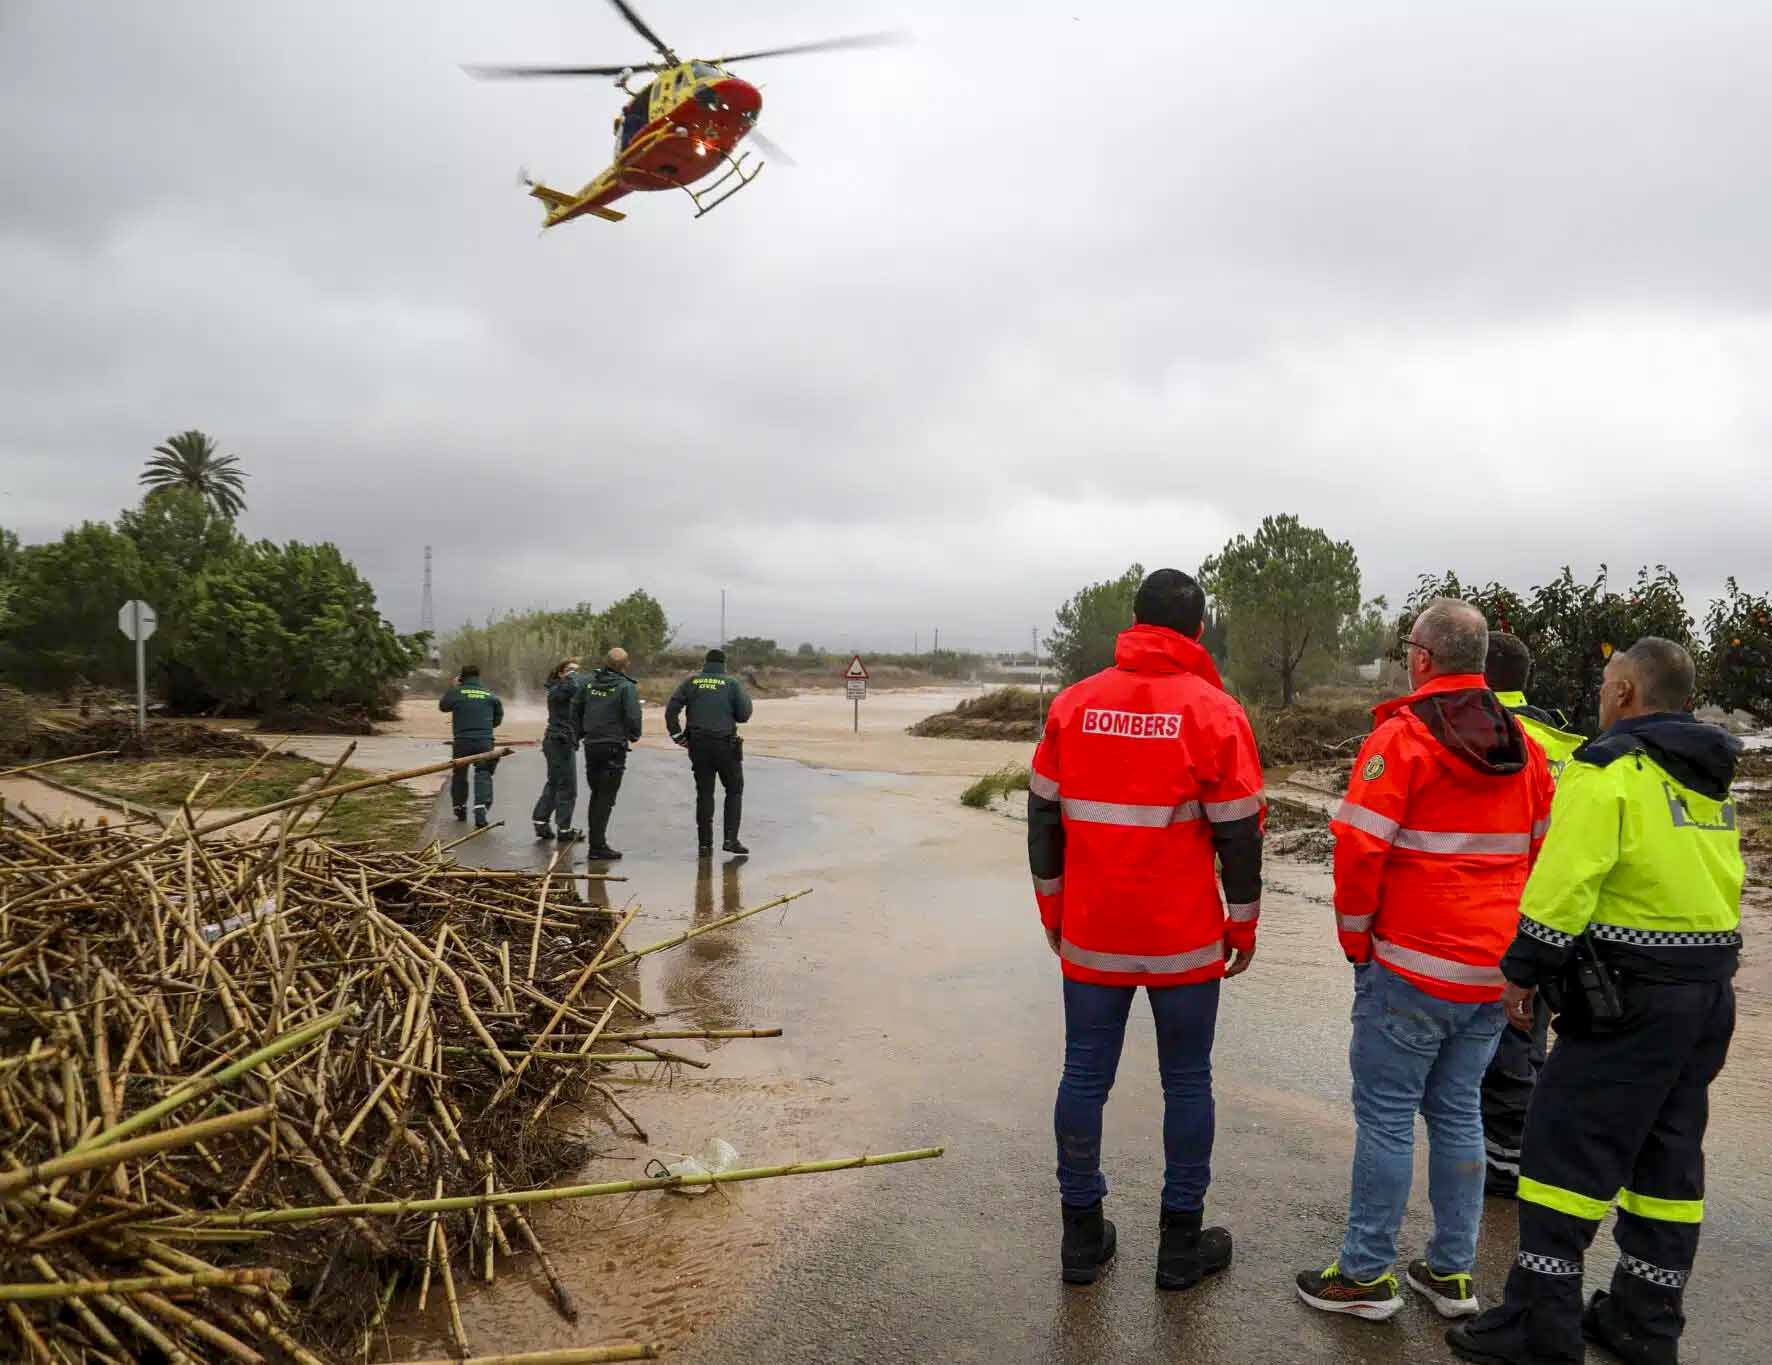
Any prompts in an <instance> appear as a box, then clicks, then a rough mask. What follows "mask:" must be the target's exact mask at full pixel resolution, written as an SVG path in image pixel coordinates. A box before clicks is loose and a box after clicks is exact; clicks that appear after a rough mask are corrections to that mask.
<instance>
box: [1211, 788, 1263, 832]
mask: <svg viewBox="0 0 1772 1365" xmlns="http://www.w3.org/2000/svg"><path fill="white" fill-rule="evenodd" d="M1266 804H1267V793H1266V792H1265V791H1258V792H1256V793H1255V795H1254V796H1239V797H1238V798H1237V799H1236V800H1235V801H1208V802H1207V803H1206V818H1207V819H1208V820H1210V821H1211V822H1212V823H1213V824H1215V825H1222V824H1225V823H1226V822H1228V821H1231V820H1247V819H1248V818H1249V817H1250V816H1251V815H1260V814H1261V808H1262V807H1263V806H1265V805H1266Z"/></svg>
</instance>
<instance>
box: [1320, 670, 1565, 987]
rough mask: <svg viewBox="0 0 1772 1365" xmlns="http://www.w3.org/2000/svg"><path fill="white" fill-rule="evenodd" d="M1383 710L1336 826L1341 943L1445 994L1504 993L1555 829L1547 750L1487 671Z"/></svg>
mask: <svg viewBox="0 0 1772 1365" xmlns="http://www.w3.org/2000/svg"><path fill="white" fill-rule="evenodd" d="M1372 714H1373V719H1374V720H1375V721H1376V722H1377V725H1376V728H1375V729H1374V730H1373V731H1372V733H1371V734H1370V735H1369V736H1367V739H1366V743H1365V744H1364V745H1363V746H1362V747H1361V749H1360V755H1359V757H1358V758H1356V759H1355V760H1354V771H1353V777H1352V779H1351V780H1350V781H1349V783H1348V789H1347V797H1346V799H1345V800H1343V801H1342V803H1341V806H1340V807H1339V808H1338V809H1337V810H1336V812H1335V818H1334V819H1333V820H1331V821H1330V825H1329V827H1330V829H1332V830H1333V831H1334V832H1335V923H1336V931H1337V933H1338V935H1339V936H1340V939H1341V947H1342V950H1343V951H1344V952H1345V953H1346V954H1347V956H1348V959H1349V960H1350V961H1353V962H1366V961H1369V960H1371V959H1373V958H1376V959H1377V960H1378V961H1379V962H1382V963H1383V964H1384V965H1385V966H1386V967H1387V968H1389V969H1390V970H1391V971H1393V972H1396V973H1397V974H1398V975H1399V976H1401V977H1403V978H1405V979H1406V980H1408V981H1409V982H1410V983H1412V984H1413V985H1415V986H1418V987H1420V988H1421V989H1422V990H1424V991H1426V992H1427V993H1428V994H1429V995H1435V996H1438V997H1439V998H1440V999H1442V1000H1458V1001H1466V1002H1474V1001H1484V1000H1497V999H1500V997H1501V988H1502V985H1503V981H1502V976H1501V970H1500V966H1499V963H1500V962H1501V957H1502V954H1503V953H1505V952H1506V951H1507V949H1508V945H1509V944H1510V943H1512V942H1513V938H1514V930H1515V928H1516V927H1517V925H1518V924H1519V918H1520V893H1521V891H1523V890H1524V889H1525V886H1526V875H1527V873H1528V872H1530V871H1531V869H1532V864H1533V862H1534V860H1536V858H1537V857H1538V849H1539V846H1540V845H1541V844H1542V843H1543V842H1544V836H1545V833H1546V832H1547V831H1548V830H1549V829H1550V805H1551V794H1552V784H1551V774H1550V765H1549V764H1548V763H1547V762H1546V761H1545V757H1544V750H1543V749H1541V748H1539V747H1538V745H1536V744H1533V743H1531V742H1529V741H1528V740H1527V739H1526V737H1525V735H1524V733H1523V732H1522V731H1521V729H1520V726H1519V722H1518V721H1516V720H1515V719H1514V717H1513V716H1511V715H1510V714H1508V712H1507V710H1506V708H1504V707H1503V706H1502V705H1501V703H1500V702H1498V701H1497V700H1496V699H1495V696H1494V694H1493V693H1492V692H1490V691H1489V689H1488V688H1487V686H1485V684H1484V682H1483V679H1482V678H1481V677H1480V676H1478V675H1476V674H1453V675H1448V676H1445V677H1439V678H1434V679H1432V680H1430V681H1429V682H1427V683H1424V684H1423V685H1422V686H1421V688H1420V689H1419V690H1418V691H1416V692H1414V693H1412V694H1411V695H1409V696H1407V697H1399V698H1397V699H1396V700H1394V701H1387V702H1385V703H1384V704H1383V705H1382V706H1379V707H1377V708H1376V709H1375V710H1374V711H1373V713H1372Z"/></svg>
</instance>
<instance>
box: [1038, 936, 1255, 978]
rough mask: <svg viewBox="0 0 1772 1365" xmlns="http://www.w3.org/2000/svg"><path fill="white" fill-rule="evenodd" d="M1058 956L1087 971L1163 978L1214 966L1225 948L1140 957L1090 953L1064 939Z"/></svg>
mask: <svg viewBox="0 0 1772 1365" xmlns="http://www.w3.org/2000/svg"><path fill="white" fill-rule="evenodd" d="M1058 953H1059V956H1060V957H1062V958H1063V959H1064V960H1065V961H1066V962H1074V963H1076V964H1077V966H1079V967H1088V968H1089V969H1090V970H1091V971H1097V972H1149V973H1151V974H1152V975H1164V976H1166V975H1170V974H1172V973H1175V972H1191V971H1193V970H1194V969H1195V968H1198V967H1209V966H1211V965H1212V964H1213V963H1214V962H1222V961H1223V960H1224V945H1223V944H1222V943H1208V944H1207V945H1206V946H1205V947H1203V948H1195V949H1192V950H1191V951H1189V952H1185V953H1170V954H1168V955H1167V956H1157V957H1151V956H1147V955H1144V954H1140V953H1098V952H1095V951H1094V950H1093V949H1089V948H1079V947H1078V946H1077V945H1076V944H1074V943H1072V942H1071V941H1070V940H1069V939H1068V938H1067V939H1063V940H1061V941H1060V943H1059V945H1058Z"/></svg>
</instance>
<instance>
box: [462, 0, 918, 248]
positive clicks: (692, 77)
mask: <svg viewBox="0 0 1772 1365" xmlns="http://www.w3.org/2000/svg"><path fill="white" fill-rule="evenodd" d="M609 2H610V4H612V5H614V6H615V9H616V11H617V12H618V13H619V14H620V15H621V17H622V18H623V19H625V20H627V22H628V24H629V26H630V27H632V28H633V30H634V31H635V32H636V33H638V34H639V35H640V37H641V38H643V39H645V40H646V42H648V43H650V44H651V45H652V49H653V51H654V52H656V53H657V54H658V60H656V61H650V62H634V63H632V64H630V65H627V66H468V67H464V68H463V70H465V71H466V72H467V73H468V74H469V75H471V76H475V77H478V78H479V79H482V80H510V79H525V78H535V77H556V76H612V77H614V78H615V84H616V86H617V88H619V89H620V90H621V91H622V93H623V94H625V95H627V96H628V97H629V98H628V103H627V106H626V107H625V108H624V109H623V110H622V112H621V113H619V114H617V115H616V117H615V128H614V132H615V160H614V162H613V163H612V164H611V165H610V166H609V167H608V168H607V169H606V170H604V171H602V172H601V173H600V174H599V175H598V176H597V177H596V179H594V180H592V181H591V182H590V183H589V184H588V185H586V186H584V187H583V188H582V189H580V190H578V191H577V192H576V193H570V192H568V191H565V190H557V189H554V188H552V187H551V186H548V185H544V184H542V183H541V182H540V181H538V180H532V179H530V177H529V175H528V174H527V172H525V173H524V175H523V177H522V183H523V184H524V185H526V186H528V188H529V194H530V196H531V197H532V198H535V199H539V200H540V201H541V202H542V205H543V207H544V210H545V213H544V216H543V220H542V227H543V229H544V230H545V229H547V228H551V227H558V226H559V225H560V224H561V223H565V222H570V221H571V220H572V219H574V218H581V217H585V216H587V215H588V216H590V217H593V218H601V219H603V220H604V221H605V222H610V223H619V222H621V221H622V219H624V218H625V217H626V216H627V215H626V214H624V213H622V212H620V211H619V210H617V209H612V208H610V207H609V205H610V204H612V203H614V202H615V201H616V200H617V199H620V198H622V197H623V196H625V195H628V194H632V193H635V192H636V191H641V192H644V191H652V190H677V189H680V190H682V191H684V192H685V193H686V194H688V196H689V198H690V199H691V200H692V201H693V202H694V204H695V216H696V217H697V218H700V217H702V216H703V215H705V214H708V213H711V212H712V211H713V210H714V209H716V208H718V207H719V206H720V205H721V204H724V203H725V202H726V201H727V200H728V199H730V198H732V196H733V195H735V194H737V193H738V192H739V191H740V190H742V189H743V188H744V187H745V186H746V185H748V184H750V183H751V181H753V180H755V179H756V178H757V176H758V175H760V174H761V173H762V170H763V164H764V163H763V162H762V161H760V160H753V159H752V158H751V154H750V152H749V151H748V150H745V151H738V150H737V149H738V144H739V142H740V140H741V139H744V138H747V137H748V138H749V139H750V140H751V141H752V142H753V143H755V144H756V145H757V146H758V147H759V148H761V149H762V150H763V151H764V152H765V153H766V154H768V155H769V156H771V157H773V158H775V159H776V160H778V161H782V162H785V163H786V164H788V165H790V166H791V165H793V164H794V160H793V158H792V157H790V156H789V155H788V154H787V153H786V152H784V151H782V149H781V148H780V147H777V146H776V145H775V144H774V143H772V142H770V141H769V139H767V138H766V137H764V136H763V134H762V133H760V132H759V131H758V130H757V115H758V114H759V113H761V112H762V109H763V95H762V92H761V91H759V90H758V89H757V87H756V86H754V85H752V84H751V83H750V82H749V81H746V80H743V79H741V78H740V77H738V76H735V75H733V74H732V72H731V71H729V70H728V69H727V63H729V62H749V61H756V60H757V59H759V58H762V57H786V56H790V55H794V54H798V53H804V52H830V51H835V50H837V49H840V48H858V47H882V46H886V45H888V44H892V43H898V42H902V41H903V35H902V34H900V33H857V34H851V35H849V36H848V37H843V38H826V39H823V40H821V41H818V42H811V43H794V44H791V45H790V46H787V47H772V48H764V49H761V50H759V51H756V52H740V53H735V54H734V55H732V56H729V57H721V58H719V59H718V60H712V61H710V60H705V59H701V58H694V59H691V60H689V61H685V60H683V59H682V58H681V57H679V56H678V55H677V54H676V53H675V52H674V51H673V50H672V49H671V48H670V46H669V45H668V44H667V43H666V42H665V41H664V40H663V39H662V38H660V37H659V36H658V34H656V33H654V32H653V31H652V29H651V28H650V27H649V26H648V25H647V23H646V21H645V20H644V19H642V18H641V17H640V16H639V14H637V13H636V12H635V11H634V8H633V6H631V5H629V4H627V3H626V0H609ZM643 72H650V73H651V75H652V79H651V80H649V81H648V82H647V83H646V84H645V85H644V86H642V87H641V88H639V89H638V90H636V89H634V88H633V87H632V86H631V85H630V84H629V82H631V81H632V80H633V79H634V78H635V77H636V76H638V75H640V74H641V73H643ZM735 152H736V153H737V154H736V155H734V153H735ZM747 163H749V164H747ZM716 172H717V174H714V173H716ZM710 174H713V176H714V178H713V179H712V180H708V181H707V183H706V184H704V185H702V186H701V188H700V189H697V188H696V184H697V183H698V182H700V181H702V180H704V179H706V177H707V176H709V175H710Z"/></svg>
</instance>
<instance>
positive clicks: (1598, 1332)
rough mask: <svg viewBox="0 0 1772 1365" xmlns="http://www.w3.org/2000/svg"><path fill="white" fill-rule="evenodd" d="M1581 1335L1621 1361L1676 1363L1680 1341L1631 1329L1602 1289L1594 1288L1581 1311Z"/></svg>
mask: <svg viewBox="0 0 1772 1365" xmlns="http://www.w3.org/2000/svg"><path fill="white" fill-rule="evenodd" d="M1581 1335H1582V1336H1583V1337H1584V1338H1586V1339H1587V1340H1588V1341H1591V1342H1592V1343H1593V1344H1594V1345H1596V1346H1598V1347H1600V1348H1601V1349H1603V1350H1606V1351H1610V1352H1611V1353H1612V1354H1613V1355H1615V1356H1617V1357H1618V1358H1619V1359H1620V1360H1622V1361H1624V1362H1625V1365H1679V1361H1680V1343H1679V1342H1678V1341H1673V1340H1669V1339H1668V1338H1666V1337H1650V1336H1644V1335H1643V1334H1642V1333H1641V1332H1637V1331H1634V1330H1632V1325H1631V1323H1630V1322H1629V1321H1628V1320H1627V1319H1626V1318H1625V1316H1624V1314H1623V1313H1621V1312H1619V1310H1618V1305H1617V1303H1616V1302H1614V1301H1613V1298H1612V1296H1611V1295H1610V1294H1608V1293H1607V1292H1606V1291H1605V1290H1604V1289H1596V1290H1595V1291H1594V1296H1593V1298H1592V1299H1591V1300H1590V1301H1589V1303H1588V1305H1587V1311H1586V1312H1585V1313H1583V1314H1582V1315H1581Z"/></svg>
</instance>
